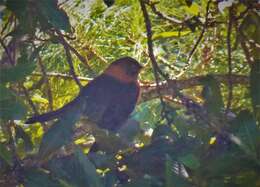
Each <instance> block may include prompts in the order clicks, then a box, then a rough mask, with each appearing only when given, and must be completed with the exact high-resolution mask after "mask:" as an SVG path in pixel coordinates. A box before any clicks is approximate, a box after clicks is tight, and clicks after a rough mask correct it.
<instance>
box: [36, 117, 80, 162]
mask: <svg viewBox="0 0 260 187" xmlns="http://www.w3.org/2000/svg"><path fill="white" fill-rule="evenodd" d="M78 115H79V114H77V113H73V112H72V113H70V114H68V115H67V116H63V117H62V118H61V119H59V120H58V121H57V122H56V123H55V124H53V126H52V127H51V128H50V129H49V130H48V131H47V132H46V133H45V134H44V136H43V138H42V142H41V145H40V150H39V153H38V155H39V158H40V159H44V160H45V159H47V158H48V157H49V156H51V154H52V153H54V152H55V151H57V150H58V149H59V148H61V147H62V146H64V145H66V144H67V143H69V142H70V141H71V138H72V133H73V126H74V124H75V123H76V120H77V119H78Z"/></svg>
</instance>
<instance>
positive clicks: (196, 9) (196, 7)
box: [184, 2, 200, 16]
mask: <svg viewBox="0 0 260 187" xmlns="http://www.w3.org/2000/svg"><path fill="white" fill-rule="evenodd" d="M184 10H185V11H186V12H187V13H190V14H192V15H195V16H196V15H198V14H199V12H200V7H199V5H198V4H197V3H195V2H193V3H192V5H191V6H185V7H184Z"/></svg>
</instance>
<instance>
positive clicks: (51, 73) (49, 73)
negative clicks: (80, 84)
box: [32, 72, 92, 81]
mask: <svg viewBox="0 0 260 187" xmlns="http://www.w3.org/2000/svg"><path fill="white" fill-rule="evenodd" d="M32 76H42V73H39V72H33V73H32ZM46 76H47V77H55V78H63V79H73V77H72V76H71V75H67V74H63V73H56V72H48V73H46ZM77 78H78V79H79V80H80V81H91V80H92V78H86V77H80V76H79V77H77Z"/></svg>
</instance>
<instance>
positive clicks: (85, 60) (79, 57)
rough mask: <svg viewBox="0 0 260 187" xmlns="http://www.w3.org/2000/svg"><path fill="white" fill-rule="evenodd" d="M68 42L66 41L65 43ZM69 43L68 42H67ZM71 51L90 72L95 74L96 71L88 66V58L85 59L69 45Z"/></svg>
mask: <svg viewBox="0 0 260 187" xmlns="http://www.w3.org/2000/svg"><path fill="white" fill-rule="evenodd" d="M65 42H66V41H65ZM66 43H67V42H66ZM67 45H68V47H69V49H70V50H71V52H73V53H74V54H75V55H76V56H77V57H78V59H79V60H80V61H81V62H82V63H83V64H84V65H85V66H86V68H87V69H88V71H89V72H91V73H94V71H93V70H92V68H91V67H90V65H89V64H88V61H87V59H86V58H84V57H83V56H82V55H81V54H80V53H79V52H78V51H77V50H76V49H75V48H74V47H72V46H71V45H70V44H69V43H67Z"/></svg>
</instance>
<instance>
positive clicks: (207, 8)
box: [176, 0, 211, 77]
mask: <svg viewBox="0 0 260 187" xmlns="http://www.w3.org/2000/svg"><path fill="white" fill-rule="evenodd" d="M210 3H211V0H209V1H208V4H207V7H206V18H205V23H204V25H203V27H202V31H201V33H200V35H199V37H198V39H197V41H196V42H195V44H194V46H193V48H192V49H191V51H190V52H189V54H188V58H187V65H186V66H185V67H184V68H183V71H182V72H181V73H179V74H178V75H177V76H176V77H180V76H182V75H183V74H184V72H185V70H186V69H187V68H188V66H189V65H190V63H191V59H192V56H193V55H194V53H195V51H196V49H197V47H198V46H199V44H200V42H201V40H202V38H203V36H204V33H205V32H206V29H207V25H208V19H209V7H210Z"/></svg>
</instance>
